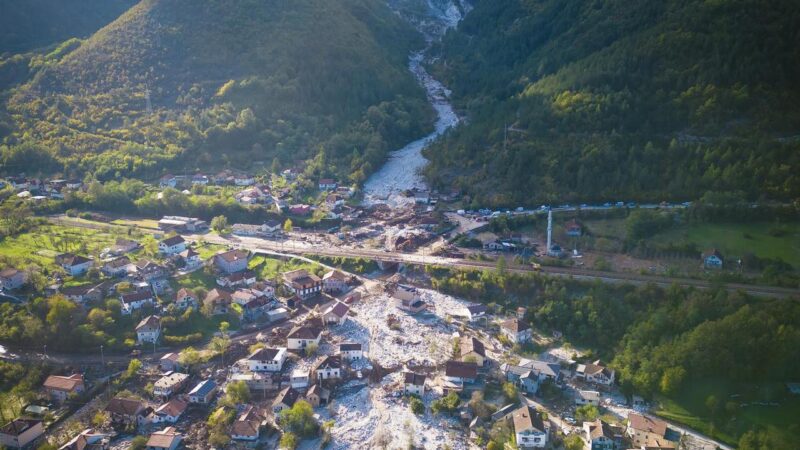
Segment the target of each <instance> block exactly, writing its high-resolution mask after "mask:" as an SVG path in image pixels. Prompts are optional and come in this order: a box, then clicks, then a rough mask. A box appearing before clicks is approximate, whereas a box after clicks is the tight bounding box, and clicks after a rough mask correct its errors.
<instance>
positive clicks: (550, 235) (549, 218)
mask: <svg viewBox="0 0 800 450" xmlns="http://www.w3.org/2000/svg"><path fill="white" fill-rule="evenodd" d="M552 248H553V210H552V209H548V210H547V254H548V255H549V254H550V249H552Z"/></svg>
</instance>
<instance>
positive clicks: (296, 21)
mask: <svg viewBox="0 0 800 450" xmlns="http://www.w3.org/2000/svg"><path fill="white" fill-rule="evenodd" d="M422 45H423V42H422V39H421V36H420V35H419V34H418V33H416V31H415V30H413V28H411V27H410V25H408V24H407V23H406V22H404V21H403V20H402V19H400V18H399V17H397V16H396V15H395V14H393V13H392V11H391V10H390V9H389V8H388V7H387V6H386V5H384V4H382V3H380V2H372V1H367V0H357V1H343V0H335V1H322V0H302V1H294V2H285V1H280V0H270V1H260V0H259V1H256V0H248V1H233V0H216V1H209V2H196V1H189V0H180V1H166V0H144V1H142V2H140V3H139V4H137V5H136V6H134V7H133V8H131V9H130V10H128V11H127V12H126V13H125V14H123V15H122V16H121V17H120V18H118V19H117V20H116V21H114V22H113V23H111V24H110V25H108V26H106V27H105V28H103V29H102V30H100V31H99V32H97V33H96V34H94V35H93V36H91V37H90V38H89V39H87V40H85V41H83V42H81V41H77V42H74V43H73V44H72V45H70V46H69V47H68V48H67V49H65V51H62V52H60V53H59V54H58V55H56V57H53V58H51V59H49V60H48V61H47V62H46V63H45V64H43V65H42V67H41V68H40V69H39V70H38V71H37V72H36V73H35V75H33V77H32V80H31V81H30V82H29V83H26V84H25V85H23V86H20V87H18V88H16V89H15V90H13V91H12V92H11V95H10V96H9V99H8V101H7V115H5V116H4V117H0V137H2V139H3V143H4V144H5V147H4V148H3V149H2V152H3V160H4V163H5V166H6V168H7V170H12V169H13V168H14V167H23V166H24V165H25V164H24V163H25V161H27V160H28V159H30V154H31V153H36V155H37V156H36V158H37V159H39V157H40V156H45V158H44V159H41V161H43V162H44V163H45V165H44V167H45V168H46V169H48V168H50V169H56V170H59V171H63V172H65V173H67V174H81V173H84V172H93V173H94V174H95V175H96V176H97V177H98V178H99V179H109V178H114V177H118V176H120V175H132V176H140V177H141V176H144V177H152V176H156V175H159V174H161V173H163V172H164V171H165V170H190V171H191V170H195V169H201V170H207V169H212V170H213V169H214V168H216V167H221V166H232V167H240V168H253V164H254V163H257V162H262V163H264V165H265V166H267V167H269V166H270V165H271V164H273V161H274V160H277V163H278V166H280V167H287V166H294V165H296V164H298V161H302V160H306V159H310V158H312V157H315V156H318V155H319V154H320V153H323V155H324V158H325V161H326V164H325V169H326V172H327V173H326V175H330V176H340V177H342V178H343V179H345V180H347V181H352V182H359V181H362V180H363V179H364V178H365V177H366V176H367V175H368V174H369V173H370V172H371V171H372V170H374V168H376V166H378V165H379V164H381V163H382V162H383V159H384V158H385V156H386V153H387V152H388V151H389V150H391V149H392V148H393V147H395V146H398V145H399V144H401V143H404V142H406V141H408V140H411V139H412V138H414V137H417V136H419V135H421V134H422V133H423V132H424V131H425V130H426V129H427V128H428V127H430V126H431V122H432V118H433V113H432V110H431V109H430V107H429V105H428V104H427V102H426V100H425V96H424V92H423V91H422V90H421V88H420V87H419V86H417V84H416V83H415V81H414V79H413V77H412V76H411V74H410V73H409V71H408V70H407V67H406V65H407V58H408V54H409V51H410V50H412V49H415V48H420V47H421V46H422ZM148 97H149V99H148ZM148 105H149V106H148ZM31 142H35V147H37V148H32V147H33V146H32V145H31V144H30V143H31ZM24 145H28V147H24ZM20 148H22V150H20ZM273 166H274V165H273ZM27 168H28V169H30V167H29V166H28V167H27Z"/></svg>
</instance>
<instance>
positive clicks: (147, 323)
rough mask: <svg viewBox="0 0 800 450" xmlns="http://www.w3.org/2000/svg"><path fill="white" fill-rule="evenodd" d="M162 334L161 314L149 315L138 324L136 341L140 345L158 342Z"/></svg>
mask: <svg viewBox="0 0 800 450" xmlns="http://www.w3.org/2000/svg"><path fill="white" fill-rule="evenodd" d="M160 336H161V317H159V316H147V317H145V318H144V319H142V321H141V322H139V325H137V326H136V342H137V343H138V344H139V345H142V344H144V343H150V344H152V343H155V342H158V338H159V337H160Z"/></svg>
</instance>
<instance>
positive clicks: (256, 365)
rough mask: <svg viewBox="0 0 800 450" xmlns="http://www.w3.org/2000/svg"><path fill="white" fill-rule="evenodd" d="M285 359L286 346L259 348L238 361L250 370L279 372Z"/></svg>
mask: <svg viewBox="0 0 800 450" xmlns="http://www.w3.org/2000/svg"><path fill="white" fill-rule="evenodd" d="M285 361H286V348H284V347H278V348H260V349H258V350H256V351H254V352H253V353H251V354H250V356H248V357H247V358H246V359H243V360H241V361H240V363H241V364H243V365H244V366H246V367H247V369H248V370H250V371H252V372H280V371H281V369H282V368H283V363H284V362H285Z"/></svg>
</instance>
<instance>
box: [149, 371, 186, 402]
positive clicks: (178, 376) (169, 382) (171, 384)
mask: <svg viewBox="0 0 800 450" xmlns="http://www.w3.org/2000/svg"><path fill="white" fill-rule="evenodd" d="M188 379H189V375H186V374H185V373H179V372H173V373H170V374H167V375H164V376H163V377H161V378H159V379H158V381H156V382H155V384H154V385H153V395H154V396H155V397H162V398H169V397H171V396H172V394H174V393H175V392H177V391H179V390H180V389H181V388H182V387H183V385H184V383H186V380H188Z"/></svg>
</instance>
